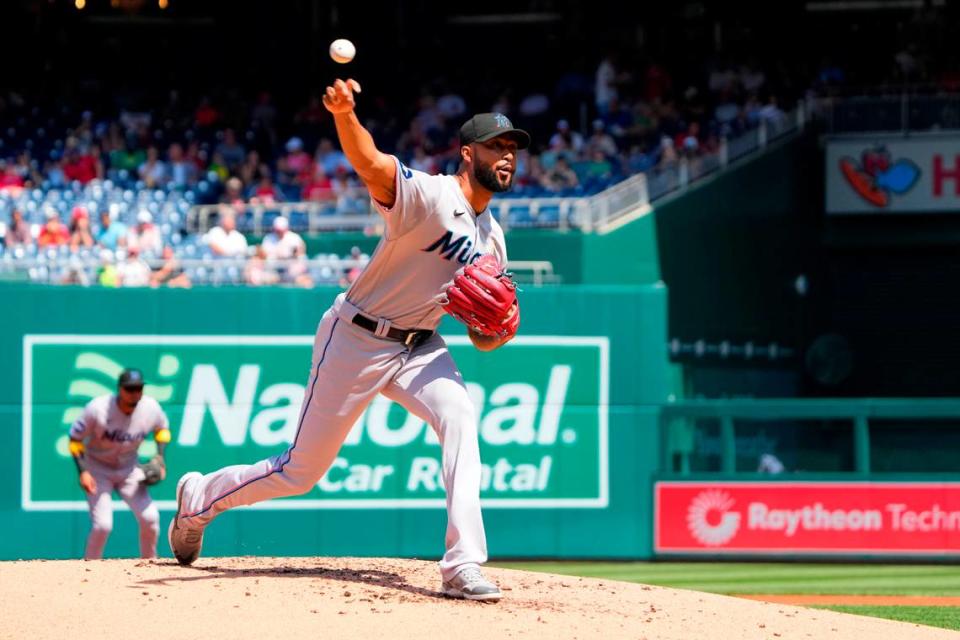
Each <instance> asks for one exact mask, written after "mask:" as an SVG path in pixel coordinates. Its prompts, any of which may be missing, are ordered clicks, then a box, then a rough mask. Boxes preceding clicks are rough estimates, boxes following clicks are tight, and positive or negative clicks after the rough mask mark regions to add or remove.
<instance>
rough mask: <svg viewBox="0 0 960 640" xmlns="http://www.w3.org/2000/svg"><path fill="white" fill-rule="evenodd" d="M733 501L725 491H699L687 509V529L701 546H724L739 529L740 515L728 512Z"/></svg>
mask: <svg viewBox="0 0 960 640" xmlns="http://www.w3.org/2000/svg"><path fill="white" fill-rule="evenodd" d="M733 505H734V500H733V498H731V497H730V494H729V493H727V492H726V491H719V490H716V489H710V490H708V491H701V492H700V493H699V494H698V495H697V497H696V498H694V499H693V500H692V501H691V502H690V506H689V507H688V508H687V527H689V529H690V534H691V535H692V536H693V537H694V538H696V539H697V540H698V541H699V542H700V543H701V544H704V545H706V546H708V547H718V546H720V545H722V544H726V543H727V542H729V541H730V539H731V538H733V536H735V535H736V534H737V530H738V529H740V514H739V513H736V512H734V511H730V509H732V508H733Z"/></svg>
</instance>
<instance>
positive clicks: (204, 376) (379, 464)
mask: <svg viewBox="0 0 960 640" xmlns="http://www.w3.org/2000/svg"><path fill="white" fill-rule="evenodd" d="M3 291H4V299H5V300H6V304H5V310H6V319H5V321H4V329H5V331H4V332H3V334H2V336H0V354H2V356H3V361H4V363H5V366H4V368H3V375H4V376H5V383H4V384H3V385H2V386H0V412H2V413H0V415H2V418H0V424H2V426H3V429H4V431H5V432H6V434H7V439H6V440H7V442H8V446H6V447H4V448H3V449H2V450H0V463H2V464H0V468H3V469H7V471H6V472H5V475H4V480H5V481H4V482H3V483H2V485H0V517H2V520H3V523H4V534H3V536H2V538H0V558H4V559H14V558H70V557H80V556H81V554H82V549H83V544H84V540H85V536H86V532H87V529H88V516H87V508H86V502H85V500H84V497H83V494H82V492H81V490H80V488H79V486H78V485H77V481H76V471H75V469H74V466H73V463H72V461H71V460H70V458H69V456H68V454H67V452H66V442H67V437H66V432H67V429H68V427H69V425H70V423H71V422H72V420H73V419H74V418H75V417H76V415H77V413H78V412H79V411H80V409H81V408H82V406H83V405H84V403H85V402H87V401H88V400H89V399H90V398H92V397H95V396H97V395H99V394H101V393H107V392H109V391H111V390H112V388H113V386H114V381H115V379H116V375H117V374H118V373H119V370H120V369H121V368H122V367H125V366H137V367H140V368H142V369H143V370H144V372H145V374H146V375H147V378H148V382H149V385H148V387H147V389H146V392H147V393H148V394H150V395H152V396H154V397H156V398H157V399H158V400H159V401H160V402H161V404H162V406H163V407H164V408H165V410H166V411H167V413H168V415H169V416H170V420H171V426H172V431H173V442H172V444H171V445H170V447H169V449H168V459H169V471H170V476H171V477H170V478H168V480H166V481H165V482H163V483H161V484H160V485H158V486H157V487H155V488H154V490H153V495H154V497H155V498H156V499H157V501H158V503H159V506H160V508H161V525H162V527H163V531H166V525H167V522H168V521H169V518H170V517H171V516H172V513H173V508H174V506H175V504H174V488H175V479H176V478H177V477H179V475H180V474H182V473H184V472H186V471H189V470H199V471H212V470H215V469H217V468H219V467H221V466H224V465H228V464H236V463H246V462H254V461H257V460H259V459H262V458H265V457H269V456H271V455H275V454H278V453H280V452H282V451H283V450H284V449H285V448H286V447H287V445H288V444H289V443H290V442H291V441H292V439H293V436H294V434H295V431H296V426H297V418H298V410H299V406H300V402H301V400H302V398H303V393H304V385H305V383H306V381H307V377H308V373H309V366H310V354H311V347H312V339H313V334H314V331H315V329H316V326H317V323H318V321H319V318H320V316H321V314H322V313H323V311H324V310H325V309H326V307H327V306H328V305H329V304H330V302H332V300H333V298H334V297H335V296H336V294H337V293H338V292H339V291H338V290H336V289H314V290H290V289H281V288H267V289H251V288H242V289H241V288H237V289H227V288H198V289H193V290H172V289H159V290H149V289H129V290H105V289H80V288H72V287H64V288H57V287H32V286H26V285H23V286H17V285H7V286H5V287H4V289H3ZM521 296H522V303H523V309H524V316H523V318H524V322H523V326H522V329H521V335H520V336H518V338H517V339H516V340H515V341H514V342H512V343H511V344H510V345H508V346H507V347H505V348H503V349H501V350H498V351H496V352H494V353H489V354H482V353H479V352H477V351H476V350H474V349H473V348H472V346H470V345H469V342H468V340H467V339H466V336H465V335H464V333H463V330H462V329H461V327H460V325H458V324H457V323H455V322H453V321H449V320H445V322H444V324H443V325H441V332H442V333H443V334H444V335H445V336H446V337H447V338H448V342H449V344H450V349H451V352H452V353H453V355H454V358H455V359H456V360H457V362H458V364H459V365H460V367H461V369H462V371H463V374H464V379H465V381H466V383H467V386H468V390H469V391H470V394H471V397H472V399H473V400H474V403H475V404H476V405H477V406H478V407H479V416H480V421H479V425H478V426H479V433H480V441H481V453H482V457H483V461H484V465H485V467H484V473H483V488H482V500H483V504H484V513H485V521H486V527H487V534H488V542H489V548H490V553H491V555H492V556H494V557H537V556H554V557H637V558H646V557H649V556H650V554H651V550H652V541H651V530H650V523H649V513H650V510H651V496H650V486H651V485H650V482H651V478H652V477H653V473H654V471H655V467H656V465H657V463H658V451H659V443H658V439H659V435H658V434H659V431H658V415H659V407H660V406H661V404H662V403H663V402H664V401H665V400H666V398H667V397H668V395H669V394H670V391H671V390H670V389H669V388H668V384H669V383H668V381H669V380H670V379H671V378H670V376H669V375H668V372H669V365H668V361H667V354H666V304H667V300H666V290H665V289H664V288H663V287H662V286H656V285H650V286H589V287H588V286H571V287H562V288H539V289H531V290H529V291H524V292H523V293H522V294H521ZM151 453H152V451H151V446H150V445H149V444H145V445H144V448H143V449H142V450H141V454H142V455H143V456H148V455H150V454H151ZM439 455H440V447H439V445H438V444H437V440H436V438H435V436H434V435H433V433H432V431H431V430H430V429H429V427H427V426H426V425H424V424H423V423H422V422H421V421H419V420H417V419H416V418H414V417H412V416H410V415H409V414H407V413H406V412H405V411H404V410H402V409H401V408H400V407H398V406H396V405H394V404H392V403H390V402H388V401H385V400H383V399H378V400H376V401H375V402H374V403H373V404H371V406H370V407H369V408H368V410H367V411H366V412H365V413H364V415H363V416H362V417H361V419H360V420H358V422H357V424H356V425H355V426H354V429H353V430H352V431H351V433H350V435H349V437H348V438H347V441H346V443H345V444H344V447H343V448H342V449H341V451H340V454H339V456H338V458H337V460H336V462H335V463H334V466H333V467H332V468H331V470H330V471H329V472H328V473H327V475H326V476H325V477H324V478H323V479H322V480H321V481H320V482H319V483H318V484H317V485H316V486H315V487H314V488H313V489H311V491H309V492H308V493H306V494H304V495H301V496H296V497H291V498H287V499H283V500H276V501H272V502H268V503H263V504H261V505H258V506H257V507H256V508H250V509H238V510H235V511H232V512H230V513H227V514H225V515H224V516H222V517H221V518H219V519H218V520H217V521H216V522H215V523H214V524H213V526H212V527H211V529H210V533H209V535H208V537H207V539H205V542H204V550H205V553H209V554H210V555H238V554H257V555H262V554H276V555H399V556H414V557H420V558H435V557H439V556H440V555H441V553H442V551H443V534H444V527H445V521H446V515H445V511H444V509H443V496H444V493H443V488H442V486H441V484H440V482H439V478H438V472H439ZM116 504H117V505H118V511H117V512H116V514H115V523H114V531H113V535H112V536H111V538H110V541H109V543H108V545H107V550H106V555H107V556H108V557H116V556H133V555H136V553H137V545H136V540H137V538H136V531H135V529H136V527H135V523H134V519H133V517H132V515H131V514H130V512H129V511H126V510H125V508H123V510H119V505H120V504H122V503H120V502H117V503H116ZM600 539H602V540H603V541H604V543H603V544H602V545H601V544H597V540H600ZM160 547H161V552H162V553H167V550H166V542H165V541H162V542H161V545H160Z"/></svg>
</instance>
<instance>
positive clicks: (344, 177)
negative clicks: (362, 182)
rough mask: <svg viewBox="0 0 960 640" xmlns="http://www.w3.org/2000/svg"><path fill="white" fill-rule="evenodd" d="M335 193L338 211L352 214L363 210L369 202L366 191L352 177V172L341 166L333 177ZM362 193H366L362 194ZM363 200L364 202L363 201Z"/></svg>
mask: <svg viewBox="0 0 960 640" xmlns="http://www.w3.org/2000/svg"><path fill="white" fill-rule="evenodd" d="M333 193H334V195H335V196H336V198H337V213H341V214H345V215H350V214H353V213H359V212H360V211H362V209H363V206H364V205H365V203H366V202H367V199H366V196H365V194H366V191H364V190H363V189H360V188H359V187H358V185H357V184H356V182H355V181H354V180H352V179H351V177H350V173H349V172H348V171H347V170H346V169H344V168H343V167H340V168H339V169H337V175H336V176H334V178H333ZM361 194H364V195H362V196H361ZM361 201H362V203H361Z"/></svg>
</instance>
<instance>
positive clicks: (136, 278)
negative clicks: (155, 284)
mask: <svg viewBox="0 0 960 640" xmlns="http://www.w3.org/2000/svg"><path fill="white" fill-rule="evenodd" d="M117 275H118V277H119V280H120V286H123V287H146V286H148V285H149V284H150V266H149V265H148V264H147V263H146V262H144V261H143V260H142V259H141V258H140V250H139V249H138V248H137V247H136V246H129V247H127V257H126V259H125V260H124V261H123V262H121V263H120V264H119V265H118V266H117Z"/></svg>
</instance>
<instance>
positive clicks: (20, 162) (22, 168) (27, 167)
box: [13, 150, 43, 189]
mask: <svg viewBox="0 0 960 640" xmlns="http://www.w3.org/2000/svg"><path fill="white" fill-rule="evenodd" d="M13 171H14V173H16V174H17V175H18V176H20V180H21V181H22V183H23V186H24V187H26V188H27V189H32V188H34V187H37V186H39V185H40V184H41V183H42V182H43V175H42V174H41V173H40V172H39V171H37V163H36V161H34V160H33V158H32V157H31V155H30V152H29V151H26V150H24V151H21V152H20V153H19V154H17V161H16V163H15V164H14V165H13Z"/></svg>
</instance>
